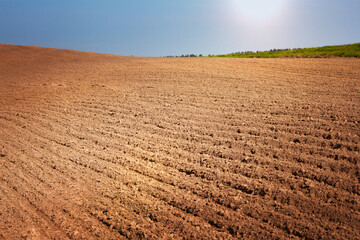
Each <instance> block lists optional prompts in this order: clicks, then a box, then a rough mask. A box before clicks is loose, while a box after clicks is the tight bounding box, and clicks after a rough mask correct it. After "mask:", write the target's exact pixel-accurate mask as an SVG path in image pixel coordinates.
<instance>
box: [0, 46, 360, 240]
mask: <svg viewBox="0 0 360 240" xmlns="http://www.w3.org/2000/svg"><path fill="white" fill-rule="evenodd" d="M359 142H360V59H344V58H330V59H225V58H137V57H122V56H115V55H105V54H95V53H86V52H77V51H69V50H59V49H45V48H37V47H20V46H9V45H0V239H123V238H131V239H137V238H149V239H159V238H161V239H179V238H185V239H194V238H196V239H237V238H253V239H259V238H262V239H264V238H266V239H268V238H269V239H288V238H293V239H298V238H300V239H303V238H305V239H322V238H323V239H359V237H360V184H359V183H360V161H359V157H360V155H359Z"/></svg>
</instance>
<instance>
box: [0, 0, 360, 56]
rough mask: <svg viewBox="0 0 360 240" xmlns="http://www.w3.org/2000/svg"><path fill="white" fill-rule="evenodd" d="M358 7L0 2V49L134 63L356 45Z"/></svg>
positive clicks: (339, 1) (274, 1) (340, 1)
mask: <svg viewBox="0 0 360 240" xmlns="http://www.w3.org/2000/svg"><path fill="white" fill-rule="evenodd" d="M359 10H360V1H359V0H127V1H125V0H98V1H95V0H31V1H30V0H0V43H4V44H15V45H33V46H42V47H54V48H67V49H76V50H84V51H93V52H103V53H114V54H120V55H134V56H165V55H181V54H190V53H194V54H200V53H201V54H203V55H207V54H209V53H211V54H218V53H230V52H236V51H245V50H267V49H271V48H295V47H311V46H323V45H334V44H345V43H355V42H360V27H359V25H360V14H359Z"/></svg>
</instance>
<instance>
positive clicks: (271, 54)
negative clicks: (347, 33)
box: [209, 43, 360, 58]
mask: <svg viewBox="0 0 360 240" xmlns="http://www.w3.org/2000/svg"><path fill="white" fill-rule="evenodd" d="M209 57H232V58H276V57H315V58H321V57H360V43H355V44H347V45H335V46H325V47H315V48H296V49H272V50H269V51H257V52H251V51H247V52H236V53H230V54H224V55H209Z"/></svg>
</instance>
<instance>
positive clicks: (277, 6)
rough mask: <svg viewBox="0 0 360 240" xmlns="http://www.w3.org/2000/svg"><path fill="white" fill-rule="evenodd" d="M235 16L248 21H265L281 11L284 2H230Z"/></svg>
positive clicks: (261, 0) (241, 0)
mask: <svg viewBox="0 0 360 240" xmlns="http://www.w3.org/2000/svg"><path fill="white" fill-rule="evenodd" d="M231 1H232V2H233V5H234V7H235V10H236V12H237V14H239V15H240V17H242V18H247V19H250V20H267V19H269V18H272V17H275V16H276V15H278V14H279V13H280V12H281V10H282V9H283V7H284V5H285V3H286V0H271V1H270V0H251V1H250V0H231Z"/></svg>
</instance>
